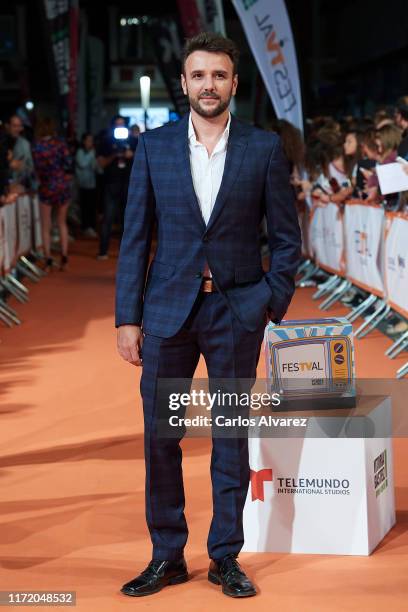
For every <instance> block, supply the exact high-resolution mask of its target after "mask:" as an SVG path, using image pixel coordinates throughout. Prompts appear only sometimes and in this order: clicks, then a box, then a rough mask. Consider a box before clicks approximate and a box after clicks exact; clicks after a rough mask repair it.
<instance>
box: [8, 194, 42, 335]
mask: <svg viewBox="0 0 408 612" xmlns="http://www.w3.org/2000/svg"><path fill="white" fill-rule="evenodd" d="M41 259H43V255H42V232H41V219H40V205H39V201H38V196H36V195H31V194H23V195H21V196H19V197H18V199H17V200H16V201H15V202H13V203H11V204H6V205H4V206H2V207H1V208H0V320H1V321H2V322H3V323H4V324H5V325H6V326H8V327H11V326H12V325H19V324H20V323H21V320H20V318H19V316H18V314H17V312H16V310H15V309H14V308H12V307H11V306H10V305H9V304H8V303H7V301H6V300H7V297H8V296H9V295H12V296H14V297H15V298H16V300H17V301H18V302H20V303H25V302H28V301H29V289H28V288H27V287H26V286H25V285H24V283H23V282H22V281H23V280H24V278H29V279H30V280H31V281H32V282H38V281H39V279H40V278H41V277H43V276H44V275H45V273H44V272H43V271H42V270H41V269H40V268H39V267H38V266H37V265H36V264H35V262H36V261H38V260H41Z"/></svg>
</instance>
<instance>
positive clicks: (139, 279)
mask: <svg viewBox="0 0 408 612" xmlns="http://www.w3.org/2000/svg"><path fill="white" fill-rule="evenodd" d="M264 214H266V217H267V222H268V234H269V246H270V252H271V260H270V270H269V271H268V272H267V273H266V274H264V272H263V270H262V265H261V256H260V244H259V225H260V222H261V220H262V218H263V216H264ZM154 223H157V232H158V247H157V252H156V255H155V258H154V261H153V262H152V265H151V266H150V269H149V273H148V276H147V281H146V283H145V279H146V273H147V264H148V256H149V251H150V244H151V236H152V229H153V225H154ZM299 258H300V230H299V225H298V221H297V214H296V210H295V206H294V197H293V190H292V188H291V186H290V184H289V171H288V163H287V160H286V158H285V156H284V154H283V152H282V147H281V144H280V140H279V138H278V136H276V134H273V133H269V132H265V131H263V130H259V129H257V128H254V127H251V126H247V125H245V124H243V123H241V122H240V121H238V120H237V119H236V118H234V117H232V118H231V127H230V135H229V141H228V149H227V156H226V161H225V169H224V175H223V179H222V183H221V187H220V190H219V193H218V196H217V199H216V202H215V205H214V208H213V211H212V214H211V217H210V220H209V222H208V225H207V226H206V225H205V223H204V221H203V218H202V215H201V211H200V208H199V204H198V202H197V198H196V195H195V192H194V187H193V182H192V178H191V171H190V160H189V150H188V116H186V117H184V118H183V119H182V120H181V121H179V122H178V123H175V124H169V125H166V126H163V127H162V128H159V129H156V130H151V131H150V132H146V133H144V134H142V136H141V137H140V138H139V143H138V147H137V150H136V154H135V159H134V163H133V168H132V173H131V177H130V183H129V192H128V201H127V206H126V213H125V231H124V235H123V239H122V243H121V249H120V255H119V262H118V270H117V291H116V325H117V326H119V325H123V324H126V323H128V324H138V325H140V324H142V322H143V328H144V331H145V332H146V333H148V334H152V335H155V336H159V337H162V338H169V337H172V336H174V335H175V334H176V333H177V331H178V330H179V329H180V328H181V326H182V324H183V322H184V321H185V320H186V318H187V317H188V315H189V313H190V311H191V309H192V306H193V304H194V301H195V299H196V297H197V294H198V291H199V288H200V284H201V277H202V273H203V270H204V269H205V264H206V262H208V264H209V266H210V269H211V272H212V275H213V279H214V281H215V283H216V285H217V287H218V288H219V290H220V292H221V293H222V294H223V295H224V296H225V298H226V299H227V301H228V303H229V305H230V307H231V309H232V310H233V312H234V313H235V315H236V317H237V318H238V319H239V320H240V321H241V322H242V324H243V326H244V327H245V328H246V329H247V330H248V331H254V330H255V329H257V327H258V325H259V321H261V320H263V318H264V313H265V311H266V309H267V308H271V309H272V310H273V311H274V313H275V315H276V318H277V320H281V319H282V317H283V316H284V314H285V312H286V310H287V307H288V305H289V302H290V300H291V297H292V294H293V291H294V281H293V279H294V276H295V273H296V269H297V266H298V263H299Z"/></svg>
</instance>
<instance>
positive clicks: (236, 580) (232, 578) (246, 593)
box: [208, 555, 256, 597]
mask: <svg viewBox="0 0 408 612" xmlns="http://www.w3.org/2000/svg"><path fill="white" fill-rule="evenodd" d="M208 580H209V581H210V582H212V583H213V584H221V585H222V592H223V593H224V595H229V596H230V597H252V595H256V589H255V587H254V585H253V584H252V582H251V581H250V580H249V578H248V577H247V576H246V575H245V572H243V571H242V569H241V567H240V565H239V563H238V561H237V560H236V555H227V556H226V557H224V558H223V559H219V560H217V561H216V560H215V559H212V561H211V563H210V569H209V570H208Z"/></svg>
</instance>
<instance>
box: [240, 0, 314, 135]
mask: <svg viewBox="0 0 408 612" xmlns="http://www.w3.org/2000/svg"><path fill="white" fill-rule="evenodd" d="M232 3H233V5H234V7H235V10H236V11H237V13H238V16H239V18H240V20H241V23H242V27H243V28H244V31H245V34H246V37H247V39H248V43H249V46H250V47H251V50H252V53H253V55H254V58H255V61H256V63H257V66H258V68H259V71H260V73H261V75H262V78H263V80H264V83H265V87H266V89H267V91H268V94H269V96H270V98H271V101H272V104H273V106H274V109H275V112H276V115H277V117H278V118H279V119H286V120H287V121H290V123H292V124H293V125H294V126H296V127H297V128H299V129H300V130H301V131H302V132H303V115H302V100H301V93H300V81H299V71H298V65H297V58H296V50H295V45H294V40H293V35H292V29H291V26H290V22H289V17H288V14H287V11H286V6H285V2H284V0H232Z"/></svg>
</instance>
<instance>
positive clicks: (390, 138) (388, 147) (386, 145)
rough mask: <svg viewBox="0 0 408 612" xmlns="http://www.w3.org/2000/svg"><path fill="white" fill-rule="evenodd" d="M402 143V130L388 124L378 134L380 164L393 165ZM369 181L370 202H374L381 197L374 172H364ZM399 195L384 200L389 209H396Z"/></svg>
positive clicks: (390, 195)
mask: <svg viewBox="0 0 408 612" xmlns="http://www.w3.org/2000/svg"><path fill="white" fill-rule="evenodd" d="M400 142H401V130H400V129H399V128H398V127H397V126H396V125H394V124H391V125H389V124H386V125H384V126H383V127H382V128H381V129H379V130H377V132H376V144H377V149H378V162H379V163H380V164H381V165H382V164H391V163H393V162H395V160H396V159H397V155H398V153H397V151H398V147H399V144H400ZM362 172H363V174H364V176H365V178H366V180H367V193H368V198H367V200H368V201H371V202H374V201H377V200H378V198H379V197H381V193H380V189H379V183H378V177H377V174H376V172H375V171H373V170H362ZM397 196H398V194H393V193H390V194H388V195H387V196H385V197H384V198H383V199H384V200H385V201H386V203H387V208H391V207H394V205H395V200H396V198H397Z"/></svg>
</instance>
